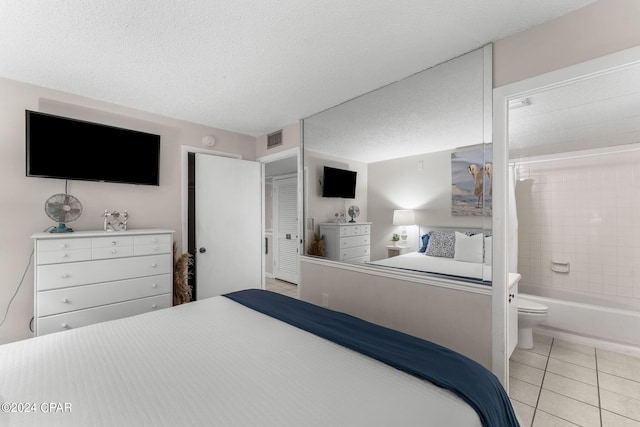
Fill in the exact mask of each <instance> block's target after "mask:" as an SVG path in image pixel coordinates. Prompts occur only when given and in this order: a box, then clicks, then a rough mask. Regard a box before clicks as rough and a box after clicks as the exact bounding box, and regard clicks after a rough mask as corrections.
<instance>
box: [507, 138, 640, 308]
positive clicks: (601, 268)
mask: <svg viewBox="0 0 640 427" xmlns="http://www.w3.org/2000/svg"><path fill="white" fill-rule="evenodd" d="M618 148H622V147H618ZM608 151H612V150H608ZM572 154H574V153H564V154H563V157H564V156H571V155H572ZM557 157H558V156H556V158H557ZM521 160H522V161H523V162H526V160H527V159H521ZM518 174H519V177H520V180H519V182H518V184H517V185H516V198H517V204H518V226H519V229H518V231H519V258H518V266H519V270H520V273H521V274H522V280H521V281H520V283H521V284H523V285H533V286H540V287H549V288H562V289H569V290H578V291H582V292H589V293H591V294H595V295H599V296H600V295H606V296H620V297H627V298H635V299H638V301H640V227H639V226H638V220H637V219H638V218H640V152H639V151H635V152H630V153H623V154H601V155H598V156H597V157H588V158H577V159H569V160H553V157H551V160H549V161H544V162H541V163H531V164H526V163H525V164H523V165H521V166H518ZM552 261H558V262H568V263H569V265H570V267H569V268H570V271H569V273H556V272H553V271H551V262H552Z"/></svg>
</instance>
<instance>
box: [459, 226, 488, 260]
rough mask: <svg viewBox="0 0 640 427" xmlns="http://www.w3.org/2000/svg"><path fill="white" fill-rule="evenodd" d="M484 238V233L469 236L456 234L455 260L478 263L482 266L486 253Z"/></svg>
mask: <svg viewBox="0 0 640 427" xmlns="http://www.w3.org/2000/svg"><path fill="white" fill-rule="evenodd" d="M483 246H484V236H483V234H482V233H478V234H474V235H473V236H467V235H466V234H463V233H459V232H457V231H456V232H455V253H454V256H453V259H455V260H456V261H464V262H477V263H479V264H482V259H483V252H484V247H483Z"/></svg>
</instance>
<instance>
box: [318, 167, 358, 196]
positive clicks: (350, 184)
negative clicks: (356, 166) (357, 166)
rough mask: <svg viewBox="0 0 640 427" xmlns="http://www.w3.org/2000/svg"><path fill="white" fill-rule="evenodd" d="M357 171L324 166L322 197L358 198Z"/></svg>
mask: <svg viewBox="0 0 640 427" xmlns="http://www.w3.org/2000/svg"><path fill="white" fill-rule="evenodd" d="M356 175H357V172H355V171H350V170H345V169H337V168H332V167H329V166H325V167H324V179H323V183H322V197H342V198H344V199H355V198H356Z"/></svg>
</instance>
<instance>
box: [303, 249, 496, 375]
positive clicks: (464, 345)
mask: <svg viewBox="0 0 640 427" xmlns="http://www.w3.org/2000/svg"><path fill="white" fill-rule="evenodd" d="M323 262H324V263H327V261H324V260H313V259H310V258H303V259H302V262H301V263H300V264H301V278H302V283H301V285H300V288H299V292H300V299H302V300H303V301H307V302H311V303H313V304H316V305H322V303H323V294H326V295H327V297H328V301H329V305H328V307H329V308H330V309H332V310H337V311H341V312H345V313H349V314H351V315H353V316H356V317H359V318H361V319H364V320H367V321H369V322H372V323H376V324H378V325H382V326H386V327H388V328H392V329H396V330H398V331H401V332H404V333H407V334H409V335H413V336H417V337H419V338H422V339H426V340H429V341H432V342H435V343H436V344H440V345H443V346H445V347H448V348H450V349H452V350H455V351H457V352H459V353H462V354H464V355H465V356H467V357H470V358H471V359H474V360H475V361H476V362H478V363H480V364H482V365H483V366H485V367H487V368H489V369H490V368H491V292H490V290H489V289H485V290H483V292H484V293H475V292H469V291H465V290H459V289H448V288H445V287H440V286H428V285H425V284H424V283H419V282H414V281H411V280H403V279H400V278H398V276H399V274H395V273H394V274H392V275H389V274H388V275H380V274H368V273H366V272H365V273H363V272H361V271H359V269H358V267H354V266H351V267H350V266H348V265H344V264H343V265H342V266H339V267H337V268H334V267H333V266H331V265H323V264H322V263H323ZM329 264H334V265H335V263H331V262H329ZM472 286H473V285H472Z"/></svg>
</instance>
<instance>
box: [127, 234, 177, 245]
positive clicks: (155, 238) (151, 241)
mask: <svg viewBox="0 0 640 427" xmlns="http://www.w3.org/2000/svg"><path fill="white" fill-rule="evenodd" d="M133 244H134V245H135V246H138V245H171V236H170V235H169V234H143V235H140V236H133Z"/></svg>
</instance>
